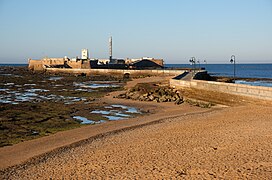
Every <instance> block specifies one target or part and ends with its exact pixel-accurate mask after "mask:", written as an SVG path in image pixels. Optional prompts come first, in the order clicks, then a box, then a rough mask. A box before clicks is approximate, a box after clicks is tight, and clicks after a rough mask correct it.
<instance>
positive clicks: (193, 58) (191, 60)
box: [189, 57, 196, 78]
mask: <svg viewBox="0 0 272 180" xmlns="http://www.w3.org/2000/svg"><path fill="white" fill-rule="evenodd" d="M189 62H190V63H192V65H193V70H194V73H193V74H192V78H193V76H194V74H195V63H196V60H195V57H192V58H191V59H190V60H189Z"/></svg>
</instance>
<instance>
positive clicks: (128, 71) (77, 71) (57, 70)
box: [46, 68, 185, 76]
mask: <svg viewBox="0 0 272 180" xmlns="http://www.w3.org/2000/svg"><path fill="white" fill-rule="evenodd" d="M46 72H49V73H70V74H82V73H84V74H87V75H89V74H119V75H124V74H129V75H140V74H147V75H159V74H160V75H169V76H177V75H180V74H182V73H184V72H185V71H184V70H164V69H158V70H131V69H66V68H46Z"/></svg>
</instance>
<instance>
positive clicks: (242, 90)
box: [170, 79, 272, 100]
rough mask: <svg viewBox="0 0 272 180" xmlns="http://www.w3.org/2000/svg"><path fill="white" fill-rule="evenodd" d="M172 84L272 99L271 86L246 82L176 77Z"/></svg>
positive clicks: (178, 86) (177, 86)
mask: <svg viewBox="0 0 272 180" xmlns="http://www.w3.org/2000/svg"><path fill="white" fill-rule="evenodd" d="M170 86H171V87H176V88H182V87H192V88H196V89H203V90H208V91H218V92H223V93H229V94H235V95H241V96H248V97H253V98H259V99H265V100H272V88H271V87H263V86H250V85H244V84H232V83H222V82H215V81H202V80H192V81H184V80H175V79H170Z"/></svg>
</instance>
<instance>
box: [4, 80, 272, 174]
mask: <svg viewBox="0 0 272 180" xmlns="http://www.w3.org/2000/svg"><path fill="white" fill-rule="evenodd" d="M166 79H167V78H166ZM158 80H162V79H161V78H159V77H157V78H145V79H137V80H135V81H132V82H129V83H128V85H127V88H129V87H132V86H133V85H135V84H136V83H137V82H150V81H158ZM117 93H120V92H114V93H111V94H110V95H109V96H106V97H105V98H103V99H101V101H106V102H108V103H117V102H118V103H119V104H125V105H133V106H135V107H138V108H142V109H144V110H146V111H149V112H152V113H151V114H148V115H146V116H140V117H137V118H132V119H129V120H125V121H114V122H109V123H105V124H99V125H95V126H85V127H82V128H78V129H73V130H68V131H63V132H59V133H56V134H53V135H50V136H46V137H42V138H39V139H35V140H30V141H26V142H22V143H19V144H16V145H13V146H8V147H3V148H1V149H0V160H1V169H2V170H1V174H0V175H1V179H49V178H52V179H62V178H64V179H124V178H125V179H171V178H173V179H175V178H177V179H211V178H224V179H269V178H270V177H271V176H272V156H271V154H272V145H271V144H272V129H271V127H272V115H271V112H272V106H271V103H256V102H255V101H244V100H241V103H233V106H228V107H227V106H215V107H213V108H210V109H209V108H199V107H195V106H190V105H189V104H182V105H180V106H177V105H174V104H173V103H152V102H140V101H131V100H124V99H116V98H113V96H115V95H116V94H117ZM236 102H237V101H236Z"/></svg>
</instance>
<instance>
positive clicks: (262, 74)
mask: <svg viewBox="0 0 272 180" xmlns="http://www.w3.org/2000/svg"><path fill="white" fill-rule="evenodd" d="M0 66H27V64H0ZM195 66H196V67H197V68H199V67H201V68H205V70H207V71H208V73H209V74H210V75H211V76H226V77H233V74H234V65H233V64H196V65H195ZM165 67H166V68H167V67H168V68H192V65H190V64H166V65H165ZM235 68H236V71H235V72H236V77H237V78H262V79H261V80H256V81H247V80H236V82H235V83H238V84H248V85H254V86H268V87H272V63H267V64H236V65H235Z"/></svg>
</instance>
